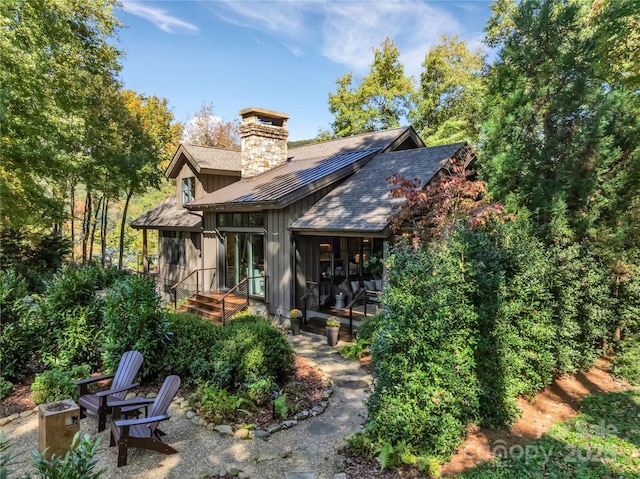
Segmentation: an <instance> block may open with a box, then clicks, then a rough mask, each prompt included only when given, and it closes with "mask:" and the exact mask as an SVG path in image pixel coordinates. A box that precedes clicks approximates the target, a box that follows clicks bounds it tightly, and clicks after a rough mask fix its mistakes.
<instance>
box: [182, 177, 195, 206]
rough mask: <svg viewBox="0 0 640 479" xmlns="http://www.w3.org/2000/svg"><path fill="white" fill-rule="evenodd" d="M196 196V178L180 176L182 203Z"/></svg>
mask: <svg viewBox="0 0 640 479" xmlns="http://www.w3.org/2000/svg"><path fill="white" fill-rule="evenodd" d="M195 198H196V179H195V178H194V177H193V176H189V177H188V178H182V204H185V203H189V202H190V201H193V200H194V199H195Z"/></svg>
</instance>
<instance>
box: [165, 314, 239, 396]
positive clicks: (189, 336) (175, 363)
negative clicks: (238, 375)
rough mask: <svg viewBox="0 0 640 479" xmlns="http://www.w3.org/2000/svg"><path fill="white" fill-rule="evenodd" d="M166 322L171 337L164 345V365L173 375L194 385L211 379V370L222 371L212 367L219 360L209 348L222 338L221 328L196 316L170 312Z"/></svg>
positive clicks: (222, 331)
mask: <svg viewBox="0 0 640 479" xmlns="http://www.w3.org/2000/svg"><path fill="white" fill-rule="evenodd" d="M167 319H168V321H169V329H170V330H171V332H172V333H173V335H172V336H171V342H170V343H169V345H168V346H167V352H166V358H167V359H166V362H167V363H168V365H169V366H170V367H171V372H172V373H173V374H177V375H178V376H180V378H181V379H182V380H183V381H185V382H187V383H194V382H197V381H198V380H210V379H211V378H210V374H211V369H215V370H217V371H222V370H223V369H224V367H222V365H217V367H216V366H212V363H213V362H214V361H216V360H219V359H218V358H216V357H215V356H213V355H212V349H213V347H214V346H215V345H216V343H217V342H218V341H220V340H222V338H223V336H224V335H225V329H224V328H221V327H219V326H216V325H215V324H213V323H212V322H210V321H206V320H204V319H202V317H200V316H198V315H196V314H188V313H172V314H171V313H170V314H168V315H167ZM229 374H230V368H229ZM224 382H229V381H228V380H227V381H224ZM215 383H216V384H217V383H218V382H217V381H216V382H215Z"/></svg>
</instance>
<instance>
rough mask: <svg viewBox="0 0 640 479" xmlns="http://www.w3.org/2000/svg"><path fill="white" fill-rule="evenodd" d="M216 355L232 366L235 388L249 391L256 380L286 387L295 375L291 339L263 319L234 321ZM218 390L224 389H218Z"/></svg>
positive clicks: (214, 352)
mask: <svg viewBox="0 0 640 479" xmlns="http://www.w3.org/2000/svg"><path fill="white" fill-rule="evenodd" d="M224 329H225V333H226V334H225V336H224V338H223V340H222V341H219V342H217V343H216V345H215V346H214V348H212V354H213V355H214V357H217V358H224V360H225V361H228V362H229V363H230V364H231V365H232V368H233V369H232V377H233V383H234V384H232V385H231V386H233V387H235V388H239V389H242V388H243V387H246V388H248V387H249V386H250V383H251V381H252V379H253V378H270V379H272V380H273V381H274V382H276V383H278V384H284V383H285V382H286V381H287V380H288V379H289V378H290V377H291V375H292V374H293V362H294V354H293V347H292V346H291V344H290V343H289V341H288V340H287V337H286V336H285V335H284V334H283V333H282V331H280V330H279V329H277V328H276V327H274V326H272V325H271V324H270V323H269V321H267V320H266V319H264V318H262V317H260V316H246V317H242V318H237V319H234V320H233V321H232V322H230V323H229V324H228V325H227V326H225V327H224ZM218 387H224V386H223V385H218Z"/></svg>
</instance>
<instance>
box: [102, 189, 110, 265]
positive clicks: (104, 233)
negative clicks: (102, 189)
mask: <svg viewBox="0 0 640 479" xmlns="http://www.w3.org/2000/svg"><path fill="white" fill-rule="evenodd" d="M108 213H109V198H107V197H106V196H105V198H104V204H103V205H102V224H101V225H100V243H101V245H100V253H101V258H100V264H102V267H103V268H104V267H105V257H104V256H105V254H106V250H107V214H108Z"/></svg>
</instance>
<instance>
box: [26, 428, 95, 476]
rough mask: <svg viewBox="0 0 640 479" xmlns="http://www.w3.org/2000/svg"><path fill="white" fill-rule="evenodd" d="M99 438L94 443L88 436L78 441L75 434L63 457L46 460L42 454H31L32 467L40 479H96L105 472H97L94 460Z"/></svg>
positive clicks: (77, 436) (77, 435)
mask: <svg viewBox="0 0 640 479" xmlns="http://www.w3.org/2000/svg"><path fill="white" fill-rule="evenodd" d="M99 445H100V438H98V439H96V441H95V442H93V441H92V440H91V438H90V437H89V435H88V434H85V435H84V436H83V437H82V439H80V433H79V432H77V433H76V434H75V436H74V437H73V441H72V443H71V450H70V451H68V452H67V453H66V454H65V455H64V457H58V456H56V455H55V454H54V455H53V456H52V457H51V459H46V457H45V456H44V454H41V453H38V452H37V451H34V452H33V465H34V466H35V467H36V469H37V470H38V474H39V476H40V477H41V478H42V479H45V478H46V479H98V478H99V477H101V476H102V475H103V474H105V473H106V472H107V470H106V469H101V470H97V466H98V459H96V458H94V456H95V455H96V452H97V451H98V447H99Z"/></svg>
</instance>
